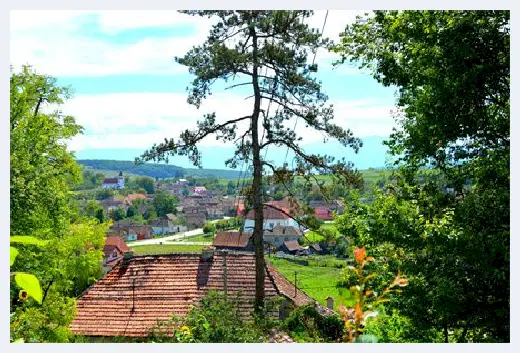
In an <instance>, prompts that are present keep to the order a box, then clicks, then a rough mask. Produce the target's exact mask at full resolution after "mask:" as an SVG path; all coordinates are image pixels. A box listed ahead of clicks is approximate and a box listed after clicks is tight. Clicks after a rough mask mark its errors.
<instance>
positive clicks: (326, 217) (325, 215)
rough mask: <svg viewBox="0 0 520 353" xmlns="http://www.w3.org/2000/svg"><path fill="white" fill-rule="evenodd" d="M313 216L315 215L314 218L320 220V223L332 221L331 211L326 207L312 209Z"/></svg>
mask: <svg viewBox="0 0 520 353" xmlns="http://www.w3.org/2000/svg"><path fill="white" fill-rule="evenodd" d="M314 214H315V215H316V218H318V219H321V220H322V221H332V220H333V219H334V216H333V214H332V211H331V210H330V209H328V208H327V207H316V208H315V209H314Z"/></svg>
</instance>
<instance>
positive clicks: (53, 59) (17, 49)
mask: <svg viewBox="0 0 520 353" xmlns="http://www.w3.org/2000/svg"><path fill="white" fill-rule="evenodd" d="M92 15H95V16H94V17H92ZM92 18H97V19H98V23H99V25H100V28H101V31H102V32H104V33H106V34H115V33H118V32H121V31H124V30H128V29H135V28H145V27H162V26H176V27H179V26H192V27H193V28H194V33H193V34H192V35H189V36H178V37H171V38H157V37H149V38H144V39H142V40H140V41H138V42H137V43H131V44H113V43H109V42H106V41H103V40H101V39H99V38H95V37H88V36H86V35H85V34H84V33H82V32H81V29H82V27H81V26H82V25H83V24H85V23H87V22H88V21H89V20H90V21H92ZM32 20H34V21H32ZM209 28H210V20H207V19H203V18H194V17H192V16H189V15H184V14H179V13H178V12H177V11H98V12H80V11H13V12H12V13H11V40H10V60H11V63H12V64H13V65H22V64H31V65H33V66H34V67H35V68H36V69H37V70H38V71H41V72H45V73H46V74H49V75H53V76H103V75H114V74H173V73H177V72H180V71H184V72H185V71H186V69H185V68H184V67H182V66H180V65H177V64H175V63H174V61H173V58H174V57H175V56H182V55H183V54H185V53H186V52H187V51H188V50H189V49H190V48H192V47H193V46H194V45H196V44H199V43H202V42H203V41H204V39H205V38H206V37H207V33H208V30H209Z"/></svg>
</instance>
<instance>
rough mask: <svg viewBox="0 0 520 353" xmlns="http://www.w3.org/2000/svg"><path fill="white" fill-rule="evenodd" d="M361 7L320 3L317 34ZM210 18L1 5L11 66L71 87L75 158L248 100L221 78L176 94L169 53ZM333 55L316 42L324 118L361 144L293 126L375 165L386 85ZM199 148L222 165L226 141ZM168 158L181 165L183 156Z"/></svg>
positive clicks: (239, 107) (177, 81)
mask: <svg viewBox="0 0 520 353" xmlns="http://www.w3.org/2000/svg"><path fill="white" fill-rule="evenodd" d="M364 12H366V11H348V10H331V11H329V13H328V15H327V21H326V25H325V30H324V36H326V37H328V38H330V39H332V40H333V41H335V42H338V39H339V33H340V32H341V31H343V29H344V27H345V25H346V24H348V23H350V22H353V21H354V20H355V17H356V15H360V14H362V13H364ZM325 16H326V11H315V14H314V16H313V17H311V18H310V19H308V20H307V23H308V24H309V25H310V26H311V27H314V28H319V29H320V30H321V28H322V26H323V23H324V20H325ZM213 23H215V20H212V19H207V18H202V17H198V16H197V17H193V16H189V15H185V14H180V13H178V12H176V11H120V10H114V11H106V10H105V11H57V10H39V11H28V10H23V11H21V10H17V11H11V14H10V61H11V64H12V65H13V66H14V67H15V68H16V67H19V66H20V65H23V64H30V65H32V66H33V67H34V68H35V69H36V71H37V72H38V73H42V74H47V75H51V76H54V77H56V78H57V80H58V84H60V85H67V86H68V85H70V86H72V88H73V90H74V92H75V94H74V97H73V98H72V99H70V100H68V101H67V102H65V104H63V105H62V106H61V107H60V109H61V110H62V112H63V113H64V114H66V115H72V116H74V117H75V118H76V120H77V122H78V123H79V124H80V125H82V126H83V127H84V133H83V134H82V135H79V136H76V137H74V138H73V139H72V140H71V141H69V142H68V145H69V148H70V149H71V150H72V151H75V154H76V157H77V158H79V159H94V158H98V159H118V160H133V159H134V157H137V156H139V155H140V154H141V153H142V152H144V151H145V150H146V149H148V148H150V147H151V146H152V145H153V144H154V143H157V142H161V141H163V140H164V138H171V137H178V135H179V133H180V132H181V131H182V130H184V129H187V128H193V127H194V126H195V124H196V122H197V120H199V119H201V118H202V116H203V114H204V113H210V112H215V113H216V115H217V122H218V121H224V120H226V119H229V118H233V117H238V116H242V115H243V114H249V113H250V112H251V110H252V100H245V99H244V98H245V97H246V96H247V95H248V92H247V91H245V90H243V89H237V90H224V87H225V86H224V84H223V83H219V84H217V86H216V89H215V90H214V93H213V95H211V96H210V97H209V98H208V99H207V100H205V101H204V102H203V104H202V106H201V107H200V109H197V108H195V107H194V106H191V105H189V104H188V103H187V102H186V99H187V92H186V87H187V86H189V85H190V82H191V81H192V80H193V76H191V75H190V74H189V73H188V70H187V68H186V67H184V66H182V65H179V64H177V63H175V61H174V59H173V58H174V57H175V56H183V55H184V54H185V53H186V52H187V51H188V50H189V49H191V48H192V47H193V46H195V45H198V44H202V43H203V42H204V40H205V38H206V37H207V34H208V32H209V30H210V28H211V26H212V24H213ZM336 59H338V56H337V54H333V53H328V52H326V51H325V50H320V51H318V52H317V54H316V63H317V64H318V68H319V72H318V79H319V80H321V81H322V87H323V90H324V92H325V93H326V94H327V95H328V96H329V101H330V103H331V104H333V105H334V109H335V119H334V122H335V123H336V124H337V125H339V126H341V127H344V128H350V129H351V130H352V131H353V132H354V135H355V136H357V137H360V138H361V139H363V140H364V141H365V146H364V147H363V148H362V149H361V152H360V154H358V155H354V153H353V151H352V150H349V149H345V148H342V147H341V146H339V145H337V144H334V143H329V144H326V145H325V144H323V137H322V135H320V134H319V133H317V132H315V131H312V130H310V129H308V128H306V127H305V126H304V124H299V125H298V124H297V125H296V132H297V133H299V134H300V135H301V136H303V137H304V140H303V141H302V145H303V146H304V147H306V146H307V147H308V149H309V151H310V152H313V153H329V154H330V153H332V154H335V155H336V156H337V157H343V156H346V157H347V159H349V160H353V161H354V163H355V165H356V166H357V167H358V168H360V169H365V168H368V167H382V166H383V164H384V160H385V156H384V151H385V149H384V147H383V146H382V145H381V141H382V140H384V139H385V138H387V137H388V135H389V134H390V133H391V131H392V128H393V127H394V126H395V123H394V121H393V119H392V117H391V111H392V110H393V109H394V103H395V98H394V89H392V88H387V87H383V86H382V85H380V84H379V83H377V82H376V81H375V80H374V79H373V78H372V77H371V76H370V75H369V73H368V72H364V71H361V70H359V69H358V68H355V67H352V66H350V65H342V66H340V67H338V68H333V65H332V63H333V62H334V61H335V60H336ZM201 151H202V153H203V166H204V167H206V168H224V167H225V165H224V160H226V159H228V158H229V157H231V155H232V153H233V148H232V147H231V146H229V145H226V146H224V145H223V143H222V142H220V141H217V140H215V139H213V138H210V139H207V140H205V141H203V142H202V143H201ZM331 151H333V152H331ZM282 152H283V151H281V150H280V149H278V150H277V149H273V150H272V151H269V153H268V158H272V159H273V160H276V161H277V162H280V161H281V159H282V158H281V157H280V156H281V155H284V153H282ZM290 157H291V155H290V154H289V158H290ZM171 163H172V164H176V165H179V166H182V167H190V166H191V163H190V162H189V161H188V159H187V158H186V157H175V158H173V159H171Z"/></svg>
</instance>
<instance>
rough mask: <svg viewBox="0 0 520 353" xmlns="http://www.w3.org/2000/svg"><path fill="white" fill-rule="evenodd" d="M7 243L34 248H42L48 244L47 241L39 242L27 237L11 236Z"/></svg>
mask: <svg viewBox="0 0 520 353" xmlns="http://www.w3.org/2000/svg"><path fill="white" fill-rule="evenodd" d="M9 241H10V242H11V243H19V244H30V245H36V246H44V245H45V244H47V243H48V240H40V239H37V238H35V237H31V236H27V235H13V236H11V237H10V238H9Z"/></svg>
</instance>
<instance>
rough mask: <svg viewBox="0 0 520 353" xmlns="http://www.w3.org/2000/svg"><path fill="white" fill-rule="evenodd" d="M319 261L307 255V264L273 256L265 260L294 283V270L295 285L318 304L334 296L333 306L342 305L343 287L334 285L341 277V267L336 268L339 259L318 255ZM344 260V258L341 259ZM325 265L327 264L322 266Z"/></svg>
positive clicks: (324, 302)
mask: <svg viewBox="0 0 520 353" xmlns="http://www.w3.org/2000/svg"><path fill="white" fill-rule="evenodd" d="M316 258H320V261H313V260H311V257H309V260H310V261H309V265H308V266H305V265H299V264H296V263H294V262H291V261H288V260H285V259H279V258H275V257H274V256H273V257H266V260H267V261H269V262H270V263H271V264H273V266H274V267H276V269H277V270H278V271H280V272H281V273H282V274H283V275H284V276H285V277H286V278H287V279H289V280H290V281H291V283H294V273H295V272H296V283H297V287H298V288H300V289H301V290H303V291H304V292H305V293H307V294H308V295H309V296H310V297H312V298H314V299H316V300H317V301H318V302H319V303H320V304H322V305H327V297H329V296H330V297H333V298H334V307H335V308H336V307H337V306H338V305H342V298H343V297H342V294H341V293H342V292H343V289H341V288H338V287H336V285H337V283H338V282H339V281H340V280H341V278H342V271H343V269H342V268H337V267H336V266H337V265H339V263H340V260H337V259H336V258H334V257H332V256H320V257H316ZM343 261H344V262H346V261H345V260H343ZM324 265H327V266H324Z"/></svg>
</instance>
